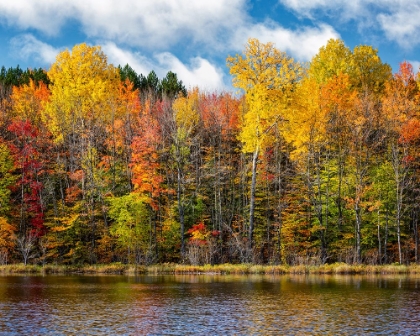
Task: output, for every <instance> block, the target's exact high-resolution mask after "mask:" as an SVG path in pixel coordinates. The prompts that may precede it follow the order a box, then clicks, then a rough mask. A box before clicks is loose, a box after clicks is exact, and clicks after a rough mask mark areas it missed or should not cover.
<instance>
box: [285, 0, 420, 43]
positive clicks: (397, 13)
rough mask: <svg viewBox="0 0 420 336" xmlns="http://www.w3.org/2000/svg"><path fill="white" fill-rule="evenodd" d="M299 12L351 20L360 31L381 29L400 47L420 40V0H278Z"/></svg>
mask: <svg viewBox="0 0 420 336" xmlns="http://www.w3.org/2000/svg"><path fill="white" fill-rule="evenodd" d="M279 2H280V3H281V4H282V5H284V6H286V7H287V8H289V9H291V10H292V11H294V12H295V14H297V15H298V16H303V17H307V18H311V19H314V20H316V19H317V17H318V16H319V14H321V15H328V16H329V17H330V18H331V19H333V20H338V21H341V22H343V21H350V20H352V21H354V22H356V23H357V26H358V29H359V31H360V32H366V33H367V32H368V29H369V30H372V29H374V30H377V31H382V33H384V34H385V36H386V38H387V39H388V40H390V41H394V42H396V43H397V44H399V45H400V46H402V47H405V48H409V47H412V46H414V45H416V44H419V43H420V35H419V34H418V30H419V29H420V21H419V20H418V13H419V11H420V0H399V1H395V0H381V1H377V0H353V1H348V0H336V1H330V0H279Z"/></svg>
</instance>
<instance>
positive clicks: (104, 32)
mask: <svg viewBox="0 0 420 336" xmlns="http://www.w3.org/2000/svg"><path fill="white" fill-rule="evenodd" d="M245 4H246V0H212V1H190V0H171V1H167V0H142V1H133V0H101V1H100V3H98V2H96V1H86V0H72V1H57V0H37V1H27V0H13V1H0V22H6V23H7V24H8V25H10V26H16V27H20V28H22V29H27V28H33V29H36V30H39V31H41V32H43V33H45V34H47V35H56V34H57V33H59V31H60V29H61V28H62V27H63V26H64V25H65V24H66V23H67V22H68V21H69V20H74V21H77V22H79V23H80V25H81V27H82V31H83V32H84V33H85V34H86V35H87V36H88V37H90V38H94V39H95V38H101V39H105V40H113V41H115V42H117V43H125V44H126V45H130V46H137V47H140V46H141V47H153V48H154V49H156V48H160V49H166V48H168V47H169V46H170V45H175V44H176V43H178V42H180V41H182V40H185V38H188V39H189V40H191V41H194V42H199V43H202V44H208V45H213V46H216V47H217V45H218V44H219V43H220V42H221V41H223V40H221V39H222V38H224V36H226V34H230V33H231V32H232V31H234V29H235V28H236V27H237V26H238V25H240V24H242V23H243V20H244V17H246V11H245Z"/></svg>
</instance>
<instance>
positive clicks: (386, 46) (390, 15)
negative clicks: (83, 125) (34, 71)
mask: <svg viewBox="0 0 420 336" xmlns="http://www.w3.org/2000/svg"><path fill="white" fill-rule="evenodd" d="M419 14H420V0H210V1H204V0H67V1H59V0H36V1H33V0H2V1H0V66H2V65H4V66H5V67H6V68H9V67H15V66H17V65H19V66H20V67H21V68H23V69H26V68H28V67H29V68H39V67H42V68H44V69H47V70H48V69H49V67H50V65H51V64H52V63H53V62H54V61H55V57H56V56H57V54H58V53H59V52H60V51H63V50H65V49H66V48H67V49H69V50H71V49H72V48H73V46H74V45H76V44H79V43H83V42H85V43H87V44H89V45H100V46H101V48H102V50H103V52H104V53H105V54H106V55H107V57H108V62H109V63H112V64H114V65H115V66H117V65H119V64H120V65H125V64H129V65H130V66H131V67H132V68H133V69H135V70H136V71H137V73H142V74H144V75H147V74H148V73H149V72H150V71H151V70H154V71H155V72H156V73H157V75H158V77H159V78H162V77H164V76H165V75H166V73H167V72H168V71H172V72H175V73H176V74H177V75H178V78H179V79H181V80H182V81H183V83H184V85H185V86H186V87H187V88H192V87H194V86H198V87H200V88H201V89H203V90H208V91H214V90H216V91H223V90H229V89H231V87H232V86H231V76H230V75H229V70H228V68H227V67H226V57H227V56H229V55H230V56H234V55H236V54H238V53H239V54H240V53H241V52H242V51H243V50H244V47H245V45H246V42H247V40H248V39H249V38H257V39H259V40H260V41H261V42H263V43H267V42H273V43H274V44H275V46H276V48H277V49H279V50H281V51H284V52H286V53H287V54H288V55H290V56H291V57H293V58H294V59H295V60H297V61H301V62H308V61H310V60H311V59H312V57H313V56H314V55H316V54H317V52H318V51H319V48H320V47H322V46H323V45H325V44H326V43H327V41H328V40H329V39H331V38H339V39H342V40H343V41H344V43H345V44H346V45H347V46H348V47H350V48H351V49H353V48H354V47H355V46H358V45H370V46H372V47H374V48H375V49H377V50H378V54H379V56H380V57H381V59H382V61H383V62H385V63H388V64H390V65H391V67H392V69H393V72H397V71H398V66H399V63H401V62H403V61H409V62H411V63H412V64H413V67H414V70H415V71H416V72H417V70H418V68H419V65H420V20H419V19H418V17H419Z"/></svg>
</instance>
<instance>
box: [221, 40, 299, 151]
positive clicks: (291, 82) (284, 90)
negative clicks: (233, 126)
mask: <svg viewBox="0 0 420 336" xmlns="http://www.w3.org/2000/svg"><path fill="white" fill-rule="evenodd" d="M227 65H228V67H229V68H230V73H231V74H232V75H233V85H234V86H235V87H237V88H240V89H242V90H243V91H244V92H245V97H246V103H247V110H246V111H245V113H244V115H243V117H242V129H241V132H240V134H239V139H240V140H241V141H242V142H243V144H244V146H243V151H244V152H255V151H256V150H257V151H258V150H259V149H263V148H264V147H265V146H266V145H268V144H270V143H272V141H273V138H272V137H271V136H270V131H271V130H272V129H273V128H274V126H276V125H277V123H280V122H282V121H284V119H286V117H287V110H288V106H289V105H290V100H291V96H292V92H293V89H294V88H295V86H296V83H297V82H298V81H299V80H300V77H301V75H302V69H301V67H300V65H299V64H298V63H295V62H294V60H293V59H292V58H290V57H288V56H287V54H286V53H284V52H281V51H279V50H277V49H276V48H275V47H274V45H273V44H272V43H267V44H263V43H260V42H259V41H258V40H257V39H249V40H248V44H247V45H246V47H245V51H244V55H243V56H242V55H236V56H235V57H228V58H227Z"/></svg>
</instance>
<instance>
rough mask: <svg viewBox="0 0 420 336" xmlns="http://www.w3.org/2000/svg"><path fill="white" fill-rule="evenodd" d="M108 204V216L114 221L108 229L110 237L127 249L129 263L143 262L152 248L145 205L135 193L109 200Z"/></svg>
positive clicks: (147, 212)
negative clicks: (113, 237)
mask: <svg viewBox="0 0 420 336" xmlns="http://www.w3.org/2000/svg"><path fill="white" fill-rule="evenodd" d="M109 203H110V208H109V213H108V214H109V216H110V217H111V218H112V219H113V221H114V222H113V223H112V225H111V228H110V233H111V235H113V236H115V237H116V238H117V241H118V243H119V244H120V245H121V246H122V247H124V248H126V249H127V251H128V252H127V254H128V255H127V259H128V261H129V262H131V263H133V262H135V263H139V262H140V261H144V260H145V259H146V257H147V255H148V253H150V249H151V247H152V246H151V242H150V237H151V235H152V232H151V230H152V228H151V225H150V223H151V218H150V216H151V212H150V209H149V207H148V206H147V203H146V202H145V200H144V199H143V198H142V197H139V195H138V194H135V193H131V194H128V195H125V196H121V197H115V198H110V199H109Z"/></svg>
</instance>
